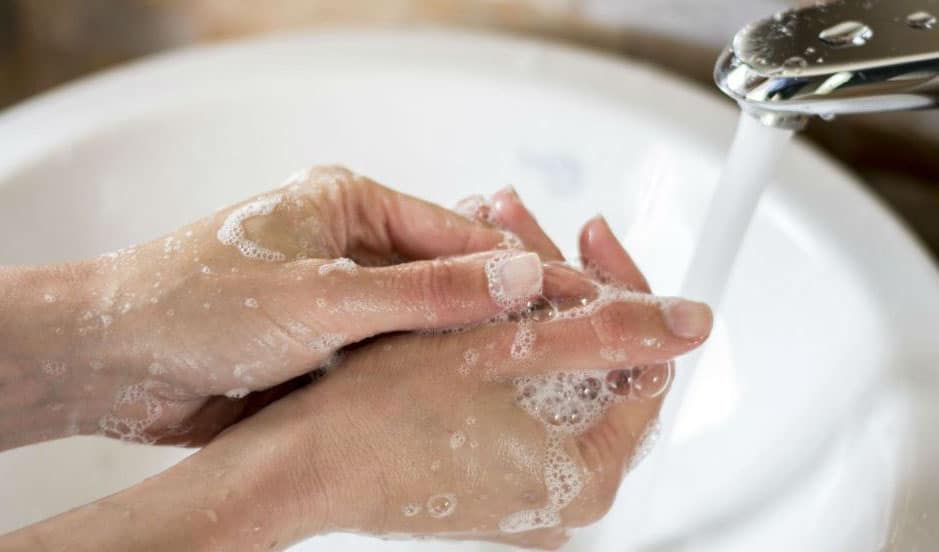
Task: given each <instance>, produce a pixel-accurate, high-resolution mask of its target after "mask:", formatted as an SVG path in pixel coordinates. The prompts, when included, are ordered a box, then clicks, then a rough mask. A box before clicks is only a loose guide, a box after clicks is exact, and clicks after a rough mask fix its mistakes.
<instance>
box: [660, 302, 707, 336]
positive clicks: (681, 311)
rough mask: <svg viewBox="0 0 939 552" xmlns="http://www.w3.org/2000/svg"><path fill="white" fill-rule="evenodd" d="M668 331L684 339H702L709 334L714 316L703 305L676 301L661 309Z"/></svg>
mask: <svg viewBox="0 0 939 552" xmlns="http://www.w3.org/2000/svg"><path fill="white" fill-rule="evenodd" d="M662 314H663V315H664V317H665V325H666V326H668V329H669V331H671V332H672V333H673V334H675V335H676V336H678V337H682V338H685V339H703V338H705V337H707V336H708V335H709V334H710V333H711V325H712V324H713V322H714V315H713V314H712V313H711V307H709V306H707V305H705V304H704V303H696V302H694V301H685V300H683V299H677V300H675V301H674V302H672V303H669V304H668V305H667V306H665V307H664V308H663V309H662Z"/></svg>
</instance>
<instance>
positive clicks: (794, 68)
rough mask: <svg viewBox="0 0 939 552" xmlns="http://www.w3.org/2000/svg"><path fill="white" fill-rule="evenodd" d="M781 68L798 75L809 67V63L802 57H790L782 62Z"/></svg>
mask: <svg viewBox="0 0 939 552" xmlns="http://www.w3.org/2000/svg"><path fill="white" fill-rule="evenodd" d="M782 66H783V69H785V70H786V71H788V72H790V73H793V74H796V75H798V74H799V73H801V72H802V70H803V69H805V68H806V67H808V66H809V62H808V61H807V60H806V59H805V58H804V57H802V56H792V57H791V58H789V59H787V60H786V61H784V62H783V64H782Z"/></svg>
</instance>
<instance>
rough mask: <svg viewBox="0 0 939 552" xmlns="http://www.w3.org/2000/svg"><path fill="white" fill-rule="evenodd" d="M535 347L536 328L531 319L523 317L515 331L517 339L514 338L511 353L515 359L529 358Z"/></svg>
mask: <svg viewBox="0 0 939 552" xmlns="http://www.w3.org/2000/svg"><path fill="white" fill-rule="evenodd" d="M534 347H535V328H534V323H533V322H532V321H531V320H530V319H522V320H520V321H519V323H518V329H517V330H516V331H515V339H513V340H512V348H511V350H510V354H511V355H512V358H514V359H515V360H521V359H524V358H528V357H529V356H530V355H531V352H532V349H534Z"/></svg>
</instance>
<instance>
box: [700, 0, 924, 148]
mask: <svg viewBox="0 0 939 552" xmlns="http://www.w3.org/2000/svg"><path fill="white" fill-rule="evenodd" d="M937 17H939V0H837V1H835V2H818V3H817V5H814V6H811V7H806V8H800V9H793V10H788V11H783V12H779V13H777V14H776V15H774V16H772V17H769V18H767V19H764V20H761V21H757V22H755V23H752V24H750V25H747V26H746V27H744V28H743V29H742V30H741V31H740V32H738V33H737V35H736V36H735V37H734V40H733V43H732V44H731V46H730V47H729V48H728V50H727V51H725V52H724V53H723V54H722V55H721V57H720V59H718V62H717V66H716V67H715V69H714V79H715V81H716V82H717V85H718V86H719V87H720V89H721V90H722V91H724V93H725V94H727V95H728V96H730V97H732V98H733V99H735V100H736V101H737V103H739V104H740V107H741V108H742V109H743V110H744V111H745V112H747V113H749V114H751V115H753V116H754V117H757V118H758V119H760V120H761V121H762V122H763V123H764V124H766V125H769V126H774V127H779V128H787V129H795V130H801V129H802V128H803V127H804V126H805V124H806V123H807V122H808V120H809V119H810V118H811V117H812V116H816V115H817V116H821V117H823V118H830V117H834V116H836V115H843V114H851V113H870V112H881V111H900V110H912V109H926V108H932V107H939V20H937Z"/></svg>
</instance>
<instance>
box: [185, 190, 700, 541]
mask: <svg viewBox="0 0 939 552" xmlns="http://www.w3.org/2000/svg"><path fill="white" fill-rule="evenodd" d="M507 194H508V193H507ZM507 194H503V197H502V198H501V199H500V198H498V196H497V200H496V204H495V207H494V208H495V210H496V211H499V212H502V213H503V214H504V215H507V216H508V217H510V218H512V220H510V221H509V226H510V227H512V226H514V228H513V229H514V230H515V231H516V232H517V233H518V234H519V235H520V236H521V237H522V239H523V240H524V241H525V243H526V244H528V245H532V244H539V241H540V239H541V237H543V235H541V236H539V235H538V234H535V233H533V232H531V231H526V229H525V228H524V227H522V226H519V225H513V224H512V221H514V222H516V223H524V224H533V223H534V221H533V219H530V217H529V216H528V215H527V213H526V212H524V211H523V210H516V208H518V207H520V204H516V203H517V202H515V201H514V199H513V198H512V197H511V196H510V195H507ZM502 200H504V201H505V202H506V203H505V204H504V205H502V206H501V207H500V205H499V204H500V201H502ZM503 209H505V210H504V211H503ZM513 212H514V214H513ZM497 217H498V215H497ZM531 228H534V227H531ZM531 228H529V230H530V229H531ZM545 239H546V238H545ZM548 244H550V240H548V241H545V242H542V243H540V244H539V245H536V246H535V247H536V249H540V251H541V253H542V254H543V255H551V253H550V252H549V251H548V248H547V245H548ZM551 247H553V245H552V246H551ZM581 250H582V253H583V256H584V259H585V260H586V261H587V262H588V263H589V264H590V265H592V266H594V267H595V268H596V269H597V270H598V271H602V272H603V273H605V274H607V275H608V276H607V277H608V278H611V279H615V280H616V282H617V286H615V287H614V286H597V285H595V284H594V283H593V282H591V281H590V280H589V279H587V278H586V277H585V276H584V275H581V274H579V273H577V272H576V271H573V270H572V269H569V268H564V267H560V266H557V265H555V266H550V267H549V268H548V270H547V271H546V273H545V296H546V297H547V299H548V300H550V302H551V304H553V305H555V306H558V307H559V308H560V310H558V311H554V310H539V311H536V312H534V313H532V314H531V315H529V316H523V317H522V318H521V319H520V320H519V319H517V318H514V317H513V318H509V319H505V320H502V321H499V322H495V323H492V324H486V325H482V326H478V327H476V328H473V329H470V330H467V331H463V332H459V333H450V334H444V335H415V334H408V335H400V336H396V337H387V338H384V339H380V340H377V341H375V342H372V343H370V344H368V345H367V346H364V347H361V348H358V349H356V350H354V351H351V352H350V353H348V355H347V356H345V357H344V358H343V359H342V361H341V363H340V364H339V365H338V366H337V367H336V369H335V370H333V371H331V372H330V373H328V375H326V376H325V378H324V379H322V380H321V381H319V382H317V384H316V385H313V386H311V387H309V388H307V389H304V390H301V391H298V392H296V393H294V394H292V395H290V396H288V397H286V398H285V399H282V400H281V401H279V402H277V403H275V404H273V405H271V406H270V407H268V408H267V409H265V410H264V411H262V412H260V413H258V414H257V415H255V416H254V417H252V418H251V419H249V420H246V421H244V422H242V423H241V424H239V425H238V426H237V427H235V428H233V429H232V430H231V431H230V432H227V433H226V434H224V435H222V436H221V437H220V438H219V439H217V440H216V441H215V442H213V443H212V444H210V445H209V446H208V447H206V448H205V449H204V450H203V451H201V452H200V453H198V454H196V455H195V456H193V457H192V458H191V459H190V461H189V462H190V463H189V465H188V468H185V469H196V468H195V467H196V466H198V468H197V469H198V470H200V471H202V470H207V471H214V470H216V469H222V470H224V471H225V473H226V474H227V475H226V476H228V475H232V476H234V475H233V474H238V473H251V474H254V475H253V477H257V478H260V480H261V481H262V482H263V483H262V484H260V485H257V487H260V488H261V490H259V491H258V494H256V495H253V496H252V498H251V500H252V502H253V503H255V504H257V506H256V510H255V513H254V514H249V515H254V516H256V517H261V516H263V512H264V511H265V508H266V507H267V506H265V505H269V504H278V505H279V507H280V508H281V510H280V512H283V511H284V510H286V511H288V512H293V513H295V515H285V516H284V517H283V518H282V519H278V520H270V519H267V520H266V521H265V522H262V523H261V526H262V527H263V528H264V529H263V530H262V535H259V536H258V537H257V538H258V539H263V542H265V543H267V542H269V541H276V542H278V543H282V544H286V543H287V542H288V541H290V540H291V539H295V538H300V537H304V536H308V535H311V534H318V533H326V532H332V531H351V532H361V533H367V534H376V535H383V534H392V535H395V534H397V535H401V534H404V535H427V536H437V537H444V538H454V539H474V540H491V541H496V542H502V543H507V544H513V545H517V546H532V547H540V548H553V547H557V546H559V545H560V544H562V543H563V542H564V541H565V540H566V536H565V535H566V533H565V531H564V530H565V529H566V528H570V527H578V526H582V525H586V524H589V523H591V522H593V521H595V520H597V519H599V518H600V517H601V516H602V515H603V514H604V513H605V512H606V511H607V509H608V508H609V506H610V504H611V503H612V500H613V498H614V496H615V494H616V490H617V488H618V485H619V482H620V480H621V478H622V476H623V473H624V471H625V470H626V468H627V466H628V465H629V464H630V462H632V461H635V459H636V456H637V454H638V451H639V450H641V448H642V442H643V437H644V436H646V435H647V434H648V432H649V428H650V424H651V423H652V422H653V420H654V419H655V417H656V416H657V413H658V410H659V406H660V404H661V400H662V397H663V395H664V392H665V389H666V387H667V385H668V382H669V380H670V370H671V368H670V365H669V364H668V361H669V360H671V359H672V358H674V357H675V356H677V355H680V354H683V353H685V352H687V351H689V350H690V349H692V348H694V347H696V346H697V345H699V344H700V343H702V342H703V340H704V339H705V338H706V337H707V335H708V333H709V331H710V327H711V314H710V311H709V310H708V309H707V307H705V306H703V305H699V304H694V303H688V302H683V301H680V300H664V301H658V300H654V299H653V298H652V297H651V296H647V295H642V294H639V293H635V292H630V291H626V289H625V288H627V287H631V288H637V289H638V288H643V287H645V286H646V283H645V280H644V279H643V278H642V276H641V274H640V273H639V271H638V269H637V268H636V267H635V265H634V264H633V263H632V261H631V260H630V259H629V257H628V256H627V255H626V253H625V251H623V249H622V248H621V247H620V246H619V244H618V243H617V242H616V240H615V238H614V237H613V235H612V234H611V232H610V230H609V228H608V226H607V225H606V224H605V222H604V221H602V220H600V219H597V220H594V221H591V222H590V223H589V224H588V225H587V226H586V227H585V229H584V231H583V233H582V236H581ZM555 252H556V248H555ZM554 254H555V255H556V253H554ZM583 297H586V298H587V304H586V305H584V304H583V302H582V301H580V299H581V298H583ZM520 343H521V344H522V345H521V346H520V345H519V344H520ZM236 458H237V460H233V459H236ZM220 466H224V468H220ZM258 474H264V475H258ZM223 477H225V476H223ZM235 477H237V476H235ZM267 489H271V491H267ZM258 542H262V541H261V540H259V541H258Z"/></svg>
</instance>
